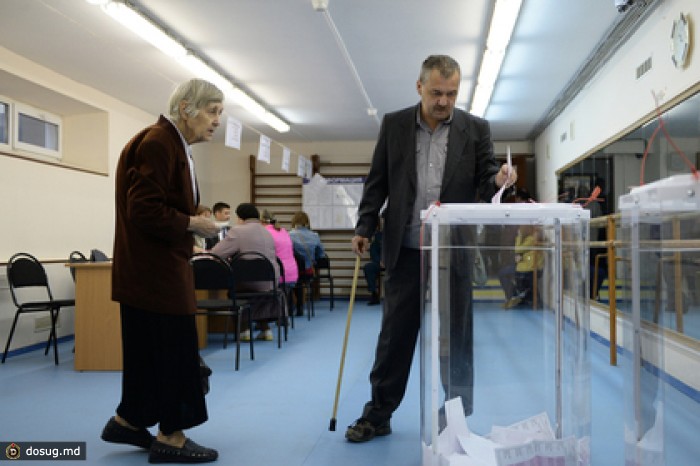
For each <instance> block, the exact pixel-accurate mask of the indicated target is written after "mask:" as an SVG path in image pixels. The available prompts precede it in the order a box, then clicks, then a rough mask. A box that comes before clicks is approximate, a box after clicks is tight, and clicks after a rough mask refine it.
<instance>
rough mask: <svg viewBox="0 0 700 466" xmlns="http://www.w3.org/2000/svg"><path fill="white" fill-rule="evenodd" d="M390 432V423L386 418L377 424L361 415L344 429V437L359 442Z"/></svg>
mask: <svg viewBox="0 0 700 466" xmlns="http://www.w3.org/2000/svg"><path fill="white" fill-rule="evenodd" d="M390 433H391V424H389V421H388V420H386V421H384V422H382V423H380V424H378V425H375V424H372V423H371V422H369V421H368V420H367V419H365V418H363V417H361V418H360V419H358V420H357V421H355V424H353V425H351V426H348V430H346V431H345V438H346V439H348V440H349V441H350V442H354V443H361V442H367V441H369V440H372V439H373V438H374V437H382V436H384V435H389V434H390Z"/></svg>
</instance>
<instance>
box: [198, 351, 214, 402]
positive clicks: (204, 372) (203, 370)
mask: <svg viewBox="0 0 700 466" xmlns="http://www.w3.org/2000/svg"><path fill="white" fill-rule="evenodd" d="M211 374H212V371H211V368H210V367H209V366H207V363H206V362H204V359H202V357H201V356H200V357H199V377H200V378H201V379H202V391H203V392H204V394H205V395H206V394H207V393H209V376H210V375H211Z"/></svg>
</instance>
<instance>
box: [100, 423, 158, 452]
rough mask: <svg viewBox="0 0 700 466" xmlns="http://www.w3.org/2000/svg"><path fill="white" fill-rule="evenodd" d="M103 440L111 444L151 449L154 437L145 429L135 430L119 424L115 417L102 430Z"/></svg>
mask: <svg viewBox="0 0 700 466" xmlns="http://www.w3.org/2000/svg"><path fill="white" fill-rule="evenodd" d="M101 438H102V440H104V441H105V442H110V443H125V444H127V445H133V446H135V447H141V448H146V449H148V448H151V444H152V443H153V436H152V435H151V433H150V432H149V431H148V430H147V429H146V428H144V427H142V428H140V429H137V430H134V429H129V428H128V427H124V426H123V425H121V424H119V423H118V422H117V421H116V419H114V417H112V418H110V419H109V421H107V424H106V425H105V427H104V429H102V435H101Z"/></svg>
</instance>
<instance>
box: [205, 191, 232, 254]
mask: <svg viewBox="0 0 700 466" xmlns="http://www.w3.org/2000/svg"><path fill="white" fill-rule="evenodd" d="M212 213H213V214H214V223H216V226H217V227H219V234H218V235H217V236H214V237H212V238H207V241H206V245H207V249H211V248H213V247H214V246H215V245H216V243H218V242H219V241H221V240H222V239H224V237H226V233H228V230H229V229H230V228H231V225H230V222H231V206H230V205H228V204H227V203H225V202H217V203H215V204H214V207H212Z"/></svg>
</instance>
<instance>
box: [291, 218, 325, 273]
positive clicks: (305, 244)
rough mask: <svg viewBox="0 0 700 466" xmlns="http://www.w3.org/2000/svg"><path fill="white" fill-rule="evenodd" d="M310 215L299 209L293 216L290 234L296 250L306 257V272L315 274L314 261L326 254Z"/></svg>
mask: <svg viewBox="0 0 700 466" xmlns="http://www.w3.org/2000/svg"><path fill="white" fill-rule="evenodd" d="M310 223H311V222H310V221H309V216H308V215H306V212H302V211H299V212H297V213H295V214H294V216H293V217H292V230H291V231H290V232H289V236H290V237H291V238H292V244H293V245H294V252H295V253H296V254H299V255H300V256H302V257H303V258H304V274H305V275H308V276H313V274H314V263H315V262H316V260H317V259H319V258H321V257H323V256H324V255H326V251H325V250H324V249H323V244H321V238H320V237H319V236H318V233H316V232H315V231H312V230H311V226H310Z"/></svg>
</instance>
